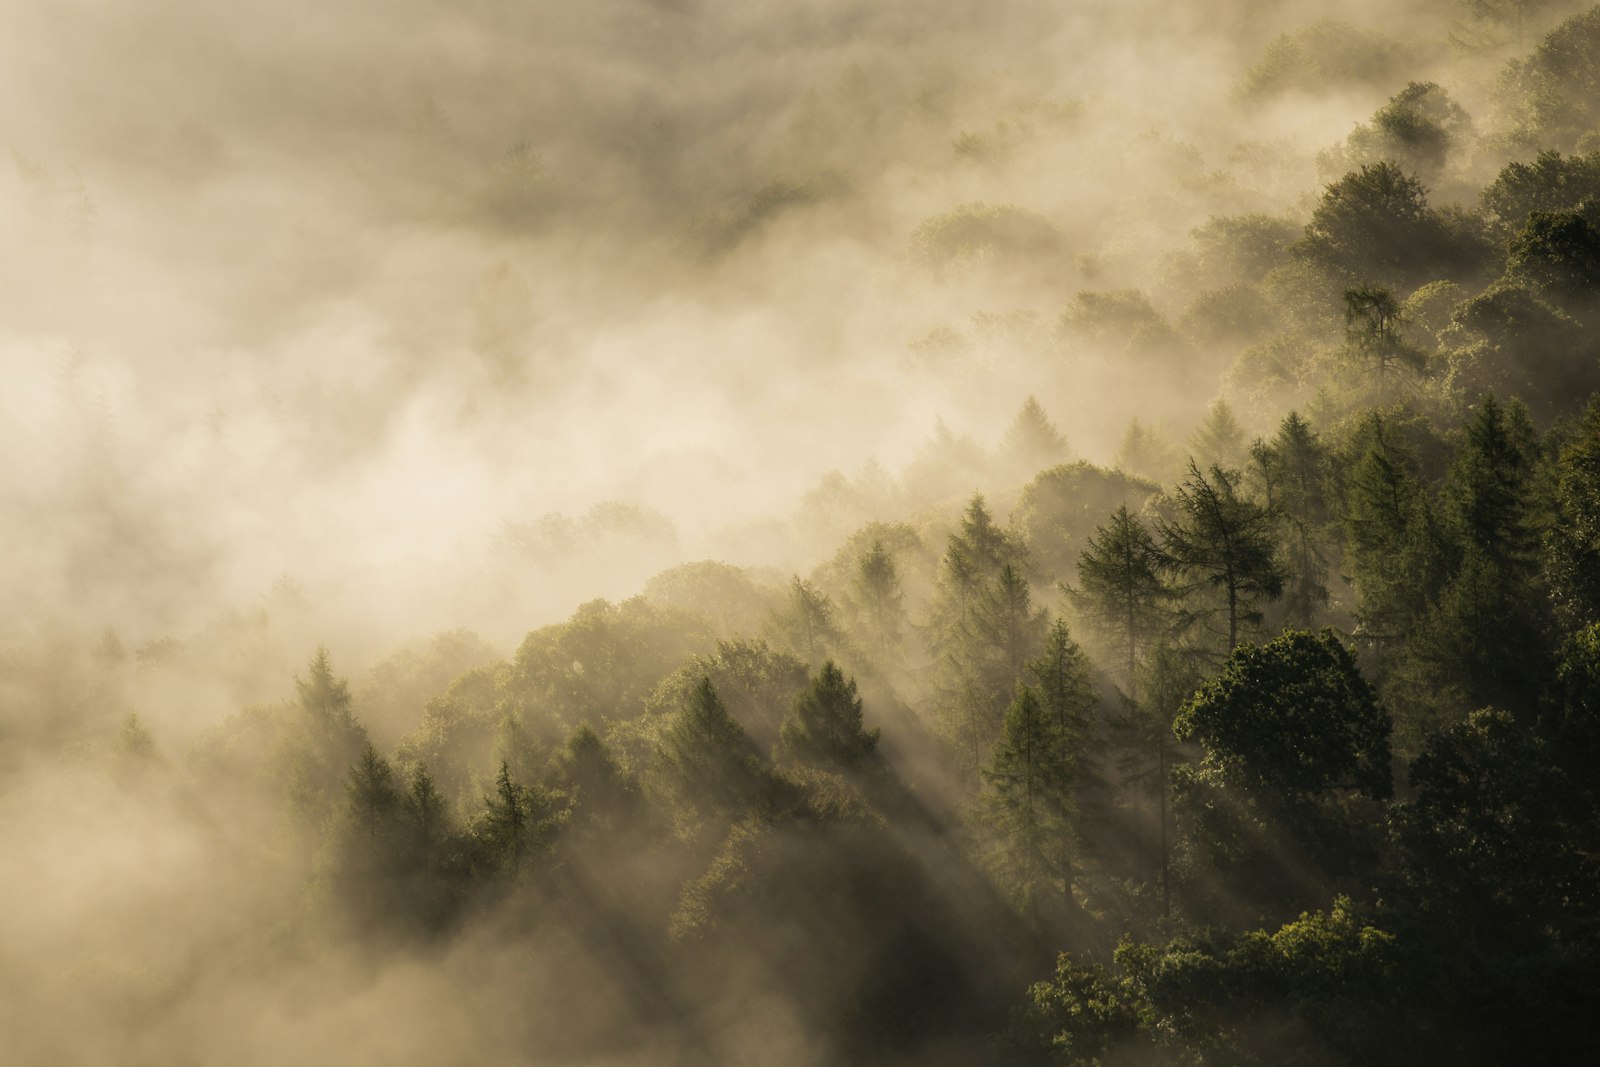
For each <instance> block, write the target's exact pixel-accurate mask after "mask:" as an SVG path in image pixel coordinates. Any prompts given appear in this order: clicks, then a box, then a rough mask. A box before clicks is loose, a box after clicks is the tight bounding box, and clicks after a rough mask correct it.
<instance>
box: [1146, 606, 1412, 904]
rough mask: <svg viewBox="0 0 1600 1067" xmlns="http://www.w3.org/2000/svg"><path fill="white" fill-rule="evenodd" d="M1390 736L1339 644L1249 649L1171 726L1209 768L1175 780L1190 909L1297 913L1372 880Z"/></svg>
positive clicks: (1311, 640)
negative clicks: (1335, 890) (1335, 891)
mask: <svg viewBox="0 0 1600 1067" xmlns="http://www.w3.org/2000/svg"><path fill="white" fill-rule="evenodd" d="M1391 730H1392V723H1391V721H1390V719H1389V716H1388V714H1387V713H1386V712H1384V711H1383V710H1382V709H1381V708H1380V707H1379V705H1378V702H1377V696H1376V693H1375V692H1374V691H1373V689H1372V687H1371V686H1370V685H1369V684H1368V683H1367V682H1366V680H1365V679H1364V678H1362V676H1361V673H1360V671H1359V670H1358V669H1357V667H1356V664H1355V659H1354V657H1353V656H1351V655H1350V653H1349V651H1348V650H1347V649H1346V648H1345V647H1344V646H1343V645H1342V644H1340V643H1339V641H1338V639H1337V638H1336V637H1335V636H1334V634H1333V633H1332V632H1331V631H1327V630H1325V631H1323V632H1322V633H1321V634H1309V633H1304V632H1299V631H1290V632H1289V633H1286V634H1284V635H1282V636H1281V637H1279V638H1277V639H1276V640H1274V641H1272V642H1270V643H1268V644H1266V645H1262V646H1259V647H1257V646H1253V645H1244V646H1241V647H1240V648H1239V649H1237V650H1236V651H1235V652H1234V654H1233V655H1232V656H1231V657H1229V659H1228V662H1227V663H1226V664H1225V665H1224V666H1223V669H1222V671H1221V672H1220V673H1219V674H1218V675H1217V676H1216V677H1215V678H1213V679H1212V680H1211V681H1209V682H1207V683H1206V684H1205V685H1203V686H1202V687H1201V688H1200V690H1199V691H1198V692H1197V693H1196V694H1195V695H1194V697H1193V698H1192V699H1191V700H1190V701H1189V703H1188V704H1186V705H1185V706H1184V708H1183V710H1182V711H1181V712H1180V713H1179V714H1178V717H1177V719H1176V721H1175V722H1174V723H1173V731H1174V733H1175V734H1176V736H1177V737H1178V739H1179V740H1182V741H1193V742H1196V743H1198V744H1199V745H1200V747H1201V749H1202V752H1203V757H1202V758H1201V760H1200V761H1199V762H1198V763H1196V764H1191V765H1187V766H1183V767H1180V768H1178V770H1177V771H1176V772H1175V773H1174V800H1175V806H1176V809H1177V814H1178V824H1179V827H1180V838H1181V841H1182V856H1183V868H1184V872H1185V878H1184V881H1185V883H1186V885H1187V889H1188V892H1187V897H1188V900H1189V904H1190V907H1191V908H1192V909H1193V910H1194V911H1195V912H1196V913H1197V915H1199V916H1201V917H1210V918H1219V917H1229V916H1231V917H1234V918H1243V919H1246V920H1250V921H1260V920H1261V919H1263V918H1266V919H1270V918H1271V917H1272V916H1274V915H1279V914H1285V913H1287V914H1292V913H1293V909H1295V908H1298V907H1303V906H1304V904H1305V901H1307V900H1309V899H1315V898H1316V897H1317V896H1318V895H1320V894H1322V893H1324V892H1326V890H1327V887H1328V886H1329V885H1330V884H1332V885H1335V886H1340V885H1346V884H1348V881H1347V880H1348V879H1350V878H1352V877H1359V876H1360V873H1361V872H1363V871H1368V870H1370V869H1372V867H1373V866H1374V864H1375V863H1376V856H1377V853H1378V834H1377V824H1376V821H1375V820H1376V818H1377V809H1376V807H1375V805H1374V802H1381V801H1384V800H1386V799H1388V797H1389V796H1390V793H1391V788H1392V787H1391V782H1390V768H1389V758H1390V757H1389V734H1390V732H1391Z"/></svg>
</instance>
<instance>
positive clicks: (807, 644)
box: [778, 574, 839, 667]
mask: <svg viewBox="0 0 1600 1067" xmlns="http://www.w3.org/2000/svg"><path fill="white" fill-rule="evenodd" d="M833 620H834V610H833V600H832V599H831V598H830V597H829V596H828V594H826V593H824V592H823V591H822V590H820V589H818V588H817V586H816V583H814V582H811V581H807V580H806V579H804V578H802V577H800V576H799V575H798V574H797V575H795V576H794V578H793V579H792V580H791V581H790V582H789V602H788V610H787V611H786V612H784V613H783V614H781V615H779V616H778V622H779V626H780V627H781V628H782V630H783V631H784V634H785V636H786V637H787V638H788V639H789V642H790V644H791V645H792V647H794V648H795V649H796V651H801V652H804V653H805V656H806V665H807V666H812V667H814V666H816V663H817V660H818V658H819V657H822V656H825V655H827V653H828V652H829V651H830V650H831V649H832V648H833V647H834V646H835V645H836V644H837V643H838V639H839V631H838V627H837V626H835V624H834V621H833Z"/></svg>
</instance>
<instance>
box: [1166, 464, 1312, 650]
mask: <svg viewBox="0 0 1600 1067" xmlns="http://www.w3.org/2000/svg"><path fill="white" fill-rule="evenodd" d="M1238 481H1239V476H1238V475H1237V474H1232V473H1229V472H1228V471H1225V470H1223V469H1222V468H1221V467H1212V468H1211V473H1210V476H1209V477H1208V476H1207V475H1205V474H1203V473H1201V471H1200V468H1199V467H1198V466H1196V465H1195V464H1194V462H1193V461H1191V462H1190V464H1189V477H1188V478H1187V479H1186V480H1185V481H1184V483H1183V484H1182V485H1181V486H1179V487H1178V489H1177V492H1176V500H1175V503H1176V504H1177V516H1176V518H1174V519H1172V520H1170V521H1168V520H1162V521H1161V522H1160V523H1159V524H1158V528H1159V530H1160V533H1161V540H1162V552H1163V553H1164V555H1165V556H1166V558H1167V560H1168V561H1169V562H1170V564H1171V565H1172V567H1173V568H1174V569H1175V570H1176V571H1177V572H1178V573H1179V575H1180V576H1181V577H1182V578H1183V579H1184V580H1185V586H1184V591H1185V592H1186V593H1187V594H1188V600H1187V601H1186V603H1185V605H1184V611H1185V613H1186V614H1187V615H1188V617H1189V618H1190V619H1191V620H1195V621H1200V622H1206V621H1208V620H1210V619H1212V618H1214V617H1218V616H1220V618H1221V619H1222V627H1221V635H1224V636H1225V637H1226V641H1227V644H1226V645H1225V646H1224V647H1225V649H1226V651H1227V652H1230V653H1231V652H1232V651H1233V650H1234V648H1235V647H1237V646H1238V644H1239V635H1240V632H1241V630H1243V629H1244V628H1246V627H1250V626H1253V625H1255V624H1257V623H1259V622H1260V621H1261V611H1260V609H1259V605H1260V604H1261V603H1263V602H1265V601H1271V600H1276V599H1277V598H1278V597H1279V596H1280V595H1282V593H1283V569H1282V566H1281V565H1280V563H1279V562H1278V546H1277V540H1276V538H1275V536H1274V525H1275V522H1274V516H1273V515H1272V513H1271V512H1270V511H1268V510H1267V509H1266V508H1264V507H1262V506H1260V505H1258V504H1255V503H1253V502H1252V501H1250V500H1248V499H1247V498H1245V497H1243V496H1241V495H1239V493H1238Z"/></svg>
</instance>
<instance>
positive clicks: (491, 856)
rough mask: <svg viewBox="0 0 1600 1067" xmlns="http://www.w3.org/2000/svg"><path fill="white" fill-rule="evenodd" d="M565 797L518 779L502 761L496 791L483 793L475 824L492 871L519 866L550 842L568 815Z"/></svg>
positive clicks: (496, 781)
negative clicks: (525, 783) (523, 782)
mask: <svg viewBox="0 0 1600 1067" xmlns="http://www.w3.org/2000/svg"><path fill="white" fill-rule="evenodd" d="M564 799H565V798H563V797H561V796H560V795H559V794H557V793H553V792H551V791H550V790H548V789H543V788H541V787H539V786H529V785H524V784H522V783H521V782H518V781H517V780H516V779H515V778H513V777H512V776H511V769H510V768H509V767H508V766H507V765H506V764H504V763H501V764H500V773H499V774H498V775H496V776H495V780H494V792H493V793H490V794H486V795H485V796H484V798H483V804H484V810H483V812H482V813H481V814H480V815H479V816H478V818H477V819H476V820H475V821H474V823H473V826H472V832H473V836H474V838H475V839H476V840H477V842H478V845H479V847H480V849H481V850H482V858H483V861H484V862H486V863H487V865H488V866H489V867H490V868H491V869H492V870H497V871H505V872H513V871H516V870H517V869H519V868H520V867H521V866H522V865H523V864H524V862H525V861H526V860H527V859H528V858H529V857H531V856H533V855H535V854H536V853H537V852H538V851H540V850H541V849H542V848H543V846H544V845H545V844H546V843H548V842H549V840H550V839H551V838H552V837H553V836H554V834H555V831H556V828H557V827H558V826H559V825H560V824H561V822H562V821H563V820H564V819H565V818H566V817H567V814H568V811H567V809H566V808H565V807H564V806H563V805H562V801H563V800H564Z"/></svg>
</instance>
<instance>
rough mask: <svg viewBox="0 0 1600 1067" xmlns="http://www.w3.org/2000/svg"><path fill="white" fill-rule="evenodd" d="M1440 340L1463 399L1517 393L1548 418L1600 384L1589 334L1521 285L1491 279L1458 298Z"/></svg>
mask: <svg viewBox="0 0 1600 1067" xmlns="http://www.w3.org/2000/svg"><path fill="white" fill-rule="evenodd" d="M1442 340H1445V341H1446V343H1448V344H1450V345H1451V346H1452V351H1451V352H1450V357H1449V358H1450V360H1451V363H1452V365H1453V367H1452V375H1453V377H1454V378H1455V384H1456V388H1457V389H1458V390H1459V391H1460V392H1461V393H1462V398H1463V399H1464V400H1466V401H1468V402H1473V401H1477V400H1479V399H1481V398H1482V397H1484V396H1486V395H1490V394H1495V395H1502V396H1517V397H1520V398H1522V399H1523V400H1524V401H1526V402H1527V403H1528V404H1529V406H1530V408H1531V410H1532V411H1533V412H1534V413H1535V414H1536V415H1537V416H1538V417H1539V418H1540V419H1541V420H1548V419H1550V418H1552V417H1554V416H1555V414H1556V413H1557V412H1559V411H1562V410H1564V409H1565V408H1567V407H1568V406H1569V405H1570V404H1571V402H1572V398H1573V397H1574V396H1586V395H1588V393H1589V392H1591V391H1593V390H1594V389H1595V388H1596V387H1600V372H1597V370H1596V368H1595V365H1594V364H1595V361H1594V359H1593V358H1592V356H1594V355H1596V354H1600V346H1597V344H1596V341H1595V339H1593V338H1591V337H1590V336H1588V335H1587V334H1586V333H1585V331H1584V330H1583V328H1582V327H1581V326H1579V325H1578V324H1577V323H1576V322H1574V321H1573V320H1572V319H1571V318H1570V317H1568V316H1567V315H1565V314H1563V313H1562V312H1561V311H1559V310H1557V309H1555V308H1552V307H1551V306H1550V305H1549V304H1548V303H1546V302H1545V301H1543V300H1541V299H1540V298H1539V297H1538V296H1537V295H1536V294H1535V293H1533V292H1531V291H1530V290H1528V289H1526V288H1523V287H1520V286H1515V285H1495V286H1492V287H1491V288H1489V289H1488V290H1486V291H1484V292H1483V293H1480V294H1479V295H1478V296H1476V297H1473V298H1472V299H1470V300H1467V301H1464V302H1463V303H1462V304H1461V305H1460V306H1458V307H1457V308H1456V311H1455V314H1454V316H1453V322H1452V326H1451V328H1450V329H1449V330H1448V331H1446V336H1445V337H1443V338H1442ZM1575 357H1576V358H1575Z"/></svg>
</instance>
